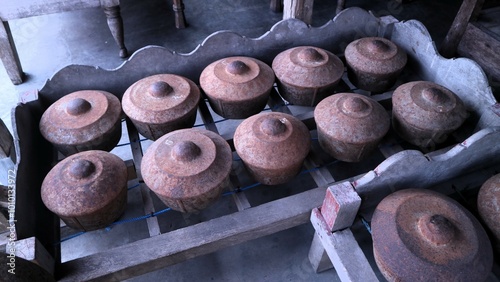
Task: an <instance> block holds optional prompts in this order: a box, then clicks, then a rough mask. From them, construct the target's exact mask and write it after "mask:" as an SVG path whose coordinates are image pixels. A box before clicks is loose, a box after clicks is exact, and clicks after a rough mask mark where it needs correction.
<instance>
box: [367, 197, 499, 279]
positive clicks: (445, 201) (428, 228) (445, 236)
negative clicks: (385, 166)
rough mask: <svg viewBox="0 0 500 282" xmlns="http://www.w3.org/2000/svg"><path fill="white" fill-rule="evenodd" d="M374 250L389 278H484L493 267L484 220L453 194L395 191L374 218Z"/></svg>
mask: <svg viewBox="0 0 500 282" xmlns="http://www.w3.org/2000/svg"><path fill="white" fill-rule="evenodd" d="M371 227H372V238H373V253H374V256H375V261H376V263H377V265H378V267H379V269H380V270H381V272H382V274H383V275H384V276H385V278H386V279H387V280H389V281H464V282H465V281H484V280H485V279H486V278H487V277H488V275H489V273H490V272H491V268H492V266H493V252H492V248H491V243H490V241H489V239H488V236H487V235H486V232H485V231H484V229H483V228H482V226H481V224H480V223H479V222H478V221H477V219H476V218H474V216H473V215H472V214H471V213H470V212H469V211H467V210H466V209H465V208H463V207H462V206H460V204H458V203H457V202H455V201H454V200H452V199H451V198H449V197H446V196H444V195H442V194H439V193H437V192H434V191H430V190H424V189H406V190H400V191H397V192H395V193H393V194H391V195H389V196H387V197H386V198H385V199H384V200H382V201H381V202H380V203H379V205H378V206H377V208H376V210H375V212H374V214H373V218H372V223H371Z"/></svg>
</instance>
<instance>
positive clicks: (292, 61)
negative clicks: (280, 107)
mask: <svg viewBox="0 0 500 282" xmlns="http://www.w3.org/2000/svg"><path fill="white" fill-rule="evenodd" d="M272 68H273V70H274V72H275V74H276V77H277V79H278V89H279V92H280V95H281V96H283V98H284V99H285V100H287V101H288V102H290V103H292V104H295V105H300V106H310V107H312V106H315V105H317V104H318V103H319V102H320V101H321V100H323V99H324V98H326V97H328V96H330V95H332V94H333V93H335V92H334V91H335V87H336V86H337V84H338V82H339V81H340V78H341V77H342V74H343V73H344V64H343V63H342V61H341V60H340V59H339V58H338V57H337V56H335V55H334V54H333V53H331V52H329V51H327V50H324V49H321V48H318V47H313V46H299V47H295V48H291V49H288V50H285V51H283V52H281V53H280V54H278V55H277V56H276V57H275V58H274V60H273V63H272Z"/></svg>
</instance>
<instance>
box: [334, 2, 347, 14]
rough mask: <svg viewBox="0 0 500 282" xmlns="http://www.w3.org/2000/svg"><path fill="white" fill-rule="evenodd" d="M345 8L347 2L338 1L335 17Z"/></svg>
mask: <svg viewBox="0 0 500 282" xmlns="http://www.w3.org/2000/svg"><path fill="white" fill-rule="evenodd" d="M344 8H345V0H337V9H336V10H335V15H338V14H339V13H340V12H341V11H342V10H344Z"/></svg>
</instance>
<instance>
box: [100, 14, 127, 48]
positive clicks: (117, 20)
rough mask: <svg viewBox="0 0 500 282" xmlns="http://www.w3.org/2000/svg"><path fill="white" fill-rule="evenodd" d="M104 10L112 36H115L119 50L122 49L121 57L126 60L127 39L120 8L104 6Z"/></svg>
mask: <svg viewBox="0 0 500 282" xmlns="http://www.w3.org/2000/svg"><path fill="white" fill-rule="evenodd" d="M102 8H103V10H104V14H105V15H106V19H107V21H108V27H109V30H110V31H111V35H113V38H114V39H115V42H116V44H117V45H118V48H120V52H119V55H120V57H121V58H125V57H127V56H128V51H127V48H126V47H125V39H124V36H123V19H122V16H121V15H120V6H103V7H102Z"/></svg>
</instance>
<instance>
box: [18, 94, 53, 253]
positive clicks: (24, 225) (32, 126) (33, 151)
mask: <svg viewBox="0 0 500 282" xmlns="http://www.w3.org/2000/svg"><path fill="white" fill-rule="evenodd" d="M42 112H43V109H42V107H41V106H40V103H39V102H38V101H36V102H31V103H28V104H25V105H19V106H17V107H16V108H15V109H14V117H13V124H14V132H13V133H14V134H13V135H14V144H15V147H16V155H17V161H18V163H17V170H16V173H15V178H16V183H15V184H16V211H15V214H13V216H14V217H15V220H17V221H16V222H15V228H16V233H17V239H19V240H21V239H25V238H30V237H36V238H37V239H38V240H39V241H40V243H41V244H42V245H43V246H44V247H45V249H47V251H48V252H49V253H50V255H51V256H52V257H54V259H55V261H56V262H57V261H59V259H60V250H59V247H60V246H59V245H56V244H54V243H55V242H59V240H60V237H59V218H58V217H57V216H56V215H55V214H53V213H52V212H50V211H49V210H48V209H47V208H46V207H45V206H44V204H43V202H42V199H41V195H40V189H41V186H42V181H43V179H44V177H45V175H47V173H48V172H49V170H50V169H51V166H50V164H51V161H52V156H53V154H52V152H53V150H54V149H53V147H52V145H51V144H49V143H48V142H47V141H46V140H45V139H44V138H43V137H42V135H41V134H40V131H39V129H38V124H39V122H40V117H41V115H42ZM21 152H22V156H21ZM21 207H22V208H23V209H25V210H23V209H21ZM26 209H27V210H26Z"/></svg>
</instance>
